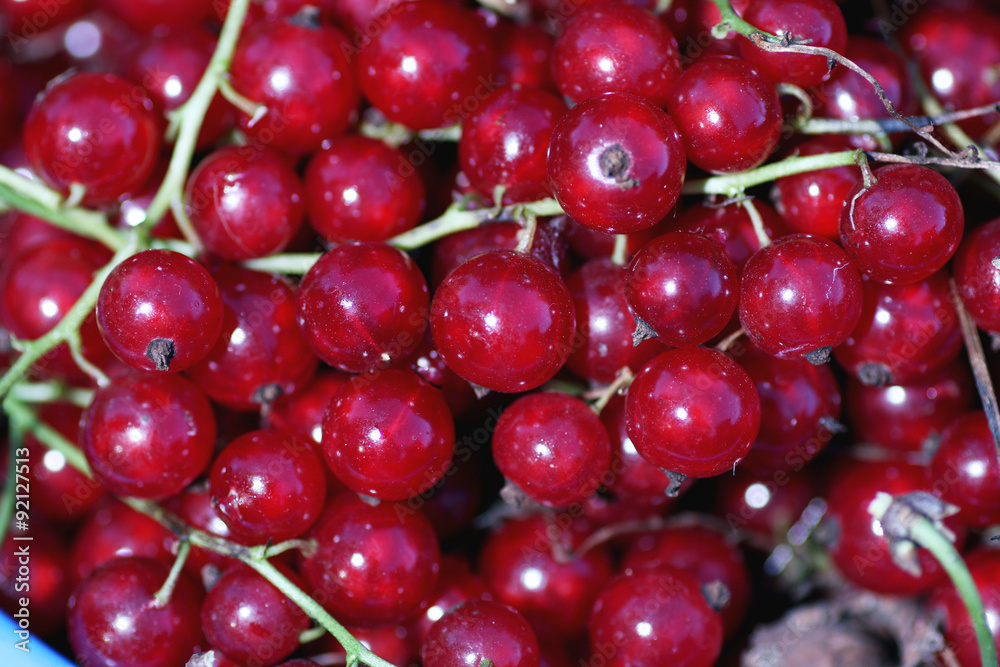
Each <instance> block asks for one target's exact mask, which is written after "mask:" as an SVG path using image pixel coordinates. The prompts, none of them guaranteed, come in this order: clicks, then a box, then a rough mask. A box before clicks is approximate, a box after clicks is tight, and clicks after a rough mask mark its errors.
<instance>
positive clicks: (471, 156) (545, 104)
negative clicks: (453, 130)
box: [458, 86, 566, 204]
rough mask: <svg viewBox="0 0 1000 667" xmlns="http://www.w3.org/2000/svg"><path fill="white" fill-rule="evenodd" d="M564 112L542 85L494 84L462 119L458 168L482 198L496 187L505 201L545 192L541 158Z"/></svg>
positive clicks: (489, 196)
mask: <svg viewBox="0 0 1000 667" xmlns="http://www.w3.org/2000/svg"><path fill="white" fill-rule="evenodd" d="M564 113H566V104H565V103H564V102H563V101H562V100H561V99H559V98H558V97H556V96H555V95H553V94H552V93H550V92H549V91H547V90H541V89H538V88H515V87H511V86H504V87H502V88H498V89H497V90H495V91H494V92H493V93H491V94H490V96H489V97H488V98H486V100H484V101H483V103H482V105H481V106H480V107H479V108H478V109H476V110H475V111H473V112H472V113H471V114H470V115H469V117H468V118H466V119H465V120H464V121H463V123H462V137H461V139H459V141H458V160H459V164H460V165H461V167H462V173H464V174H465V175H466V176H467V177H468V179H469V183H470V184H472V187H473V188H475V189H476V191H477V192H479V194H481V195H482V196H483V197H485V198H486V199H487V201H493V198H494V191H495V190H496V188H497V187H498V186H503V187H504V188H505V190H504V193H503V201H504V202H505V203H508V204H511V203H516V202H528V201H535V200H537V199H544V198H545V197H551V196H552V191H551V189H550V188H549V183H548V178H547V174H546V161H545V157H546V153H547V151H548V148H549V138H550V137H551V136H552V130H553V128H554V127H555V125H556V122H557V121H558V120H559V119H560V118H561V117H562V115H563V114H564Z"/></svg>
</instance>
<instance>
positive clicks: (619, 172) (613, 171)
mask: <svg viewBox="0 0 1000 667" xmlns="http://www.w3.org/2000/svg"><path fill="white" fill-rule="evenodd" d="M597 164H598V166H599V167H600V168H601V175H602V176H604V178H610V179H611V180H613V181H614V182H615V183H616V184H617V185H618V187H619V188H621V189H622V190H626V189H628V188H634V187H635V186H637V185H639V181H638V179H636V178H633V177H632V176H630V175H629V172H631V167H632V158H630V157H629V154H628V152H627V151H626V150H625V149H624V148H622V147H621V146H620V145H618V144H612V145H611V146H608V147H607V148H605V149H604V152H602V153H601V156H600V157H599V158H598V159H597Z"/></svg>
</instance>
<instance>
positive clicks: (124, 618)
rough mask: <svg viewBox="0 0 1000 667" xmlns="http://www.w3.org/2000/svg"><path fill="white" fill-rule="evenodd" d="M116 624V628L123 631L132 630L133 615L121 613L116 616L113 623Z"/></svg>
mask: <svg viewBox="0 0 1000 667" xmlns="http://www.w3.org/2000/svg"><path fill="white" fill-rule="evenodd" d="M112 624H113V625H114V626H115V630H117V631H118V632H121V633H126V632H132V630H133V625H132V617H131V616H128V615H126V614H119V615H117V616H115V620H114V621H113V623H112Z"/></svg>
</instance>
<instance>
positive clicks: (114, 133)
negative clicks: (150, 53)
mask: <svg viewBox="0 0 1000 667" xmlns="http://www.w3.org/2000/svg"><path fill="white" fill-rule="evenodd" d="M161 132H162V129H161V123H160V122H159V121H158V120H157V118H156V116H155V114H154V113H153V102H152V101H151V100H150V99H149V98H148V97H147V96H146V94H145V92H144V91H143V90H142V89H141V88H140V89H136V88H135V87H134V86H133V85H132V84H131V83H129V82H128V81H125V80H124V79H121V78H119V77H117V76H114V75H113V74H97V73H90V72H84V73H80V74H73V75H72V76H70V77H68V78H65V79H62V80H60V81H58V82H57V83H55V84H54V85H52V86H51V87H49V88H48V89H47V90H46V91H45V93H44V94H43V95H42V96H41V97H39V98H38V99H37V100H36V101H35V104H34V105H33V106H32V108H31V113H30V114H29V115H28V119H27V120H26V121H25V123H24V152H25V153H26V154H27V156H28V161H29V163H30V164H31V168H32V169H33V170H34V171H35V173H37V174H38V175H39V176H41V177H42V179H43V180H45V182H46V183H48V184H49V185H51V186H52V187H53V188H55V189H56V190H59V191H60V192H62V193H63V194H68V193H69V192H70V187H71V186H73V185H79V186H82V187H83V188H85V193H84V195H83V199H82V202H83V204H85V205H87V206H102V205H105V204H111V203H114V202H115V201H116V200H118V199H120V198H121V197H123V196H125V195H127V194H129V193H131V192H134V191H136V190H138V189H139V188H141V187H142V186H143V184H144V183H145V182H146V179H148V178H149V176H150V174H152V173H153V167H154V166H155V165H156V158H157V156H158V154H159V150H160V134H161Z"/></svg>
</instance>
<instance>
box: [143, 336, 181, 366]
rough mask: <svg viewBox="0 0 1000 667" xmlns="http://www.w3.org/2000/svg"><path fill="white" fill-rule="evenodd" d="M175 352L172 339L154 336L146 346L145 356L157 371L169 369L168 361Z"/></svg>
mask: <svg viewBox="0 0 1000 667" xmlns="http://www.w3.org/2000/svg"><path fill="white" fill-rule="evenodd" d="M175 354H177V349H176V348H175V347H174V341H172V340H170V339H169V338H154V339H153V340H152V341H151V342H150V343H149V347H147V348H146V358H147V359H149V360H150V361H152V362H153V366H155V367H156V370H158V371H169V370H170V361H171V360H172V359H173V358H174V355H175Z"/></svg>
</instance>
